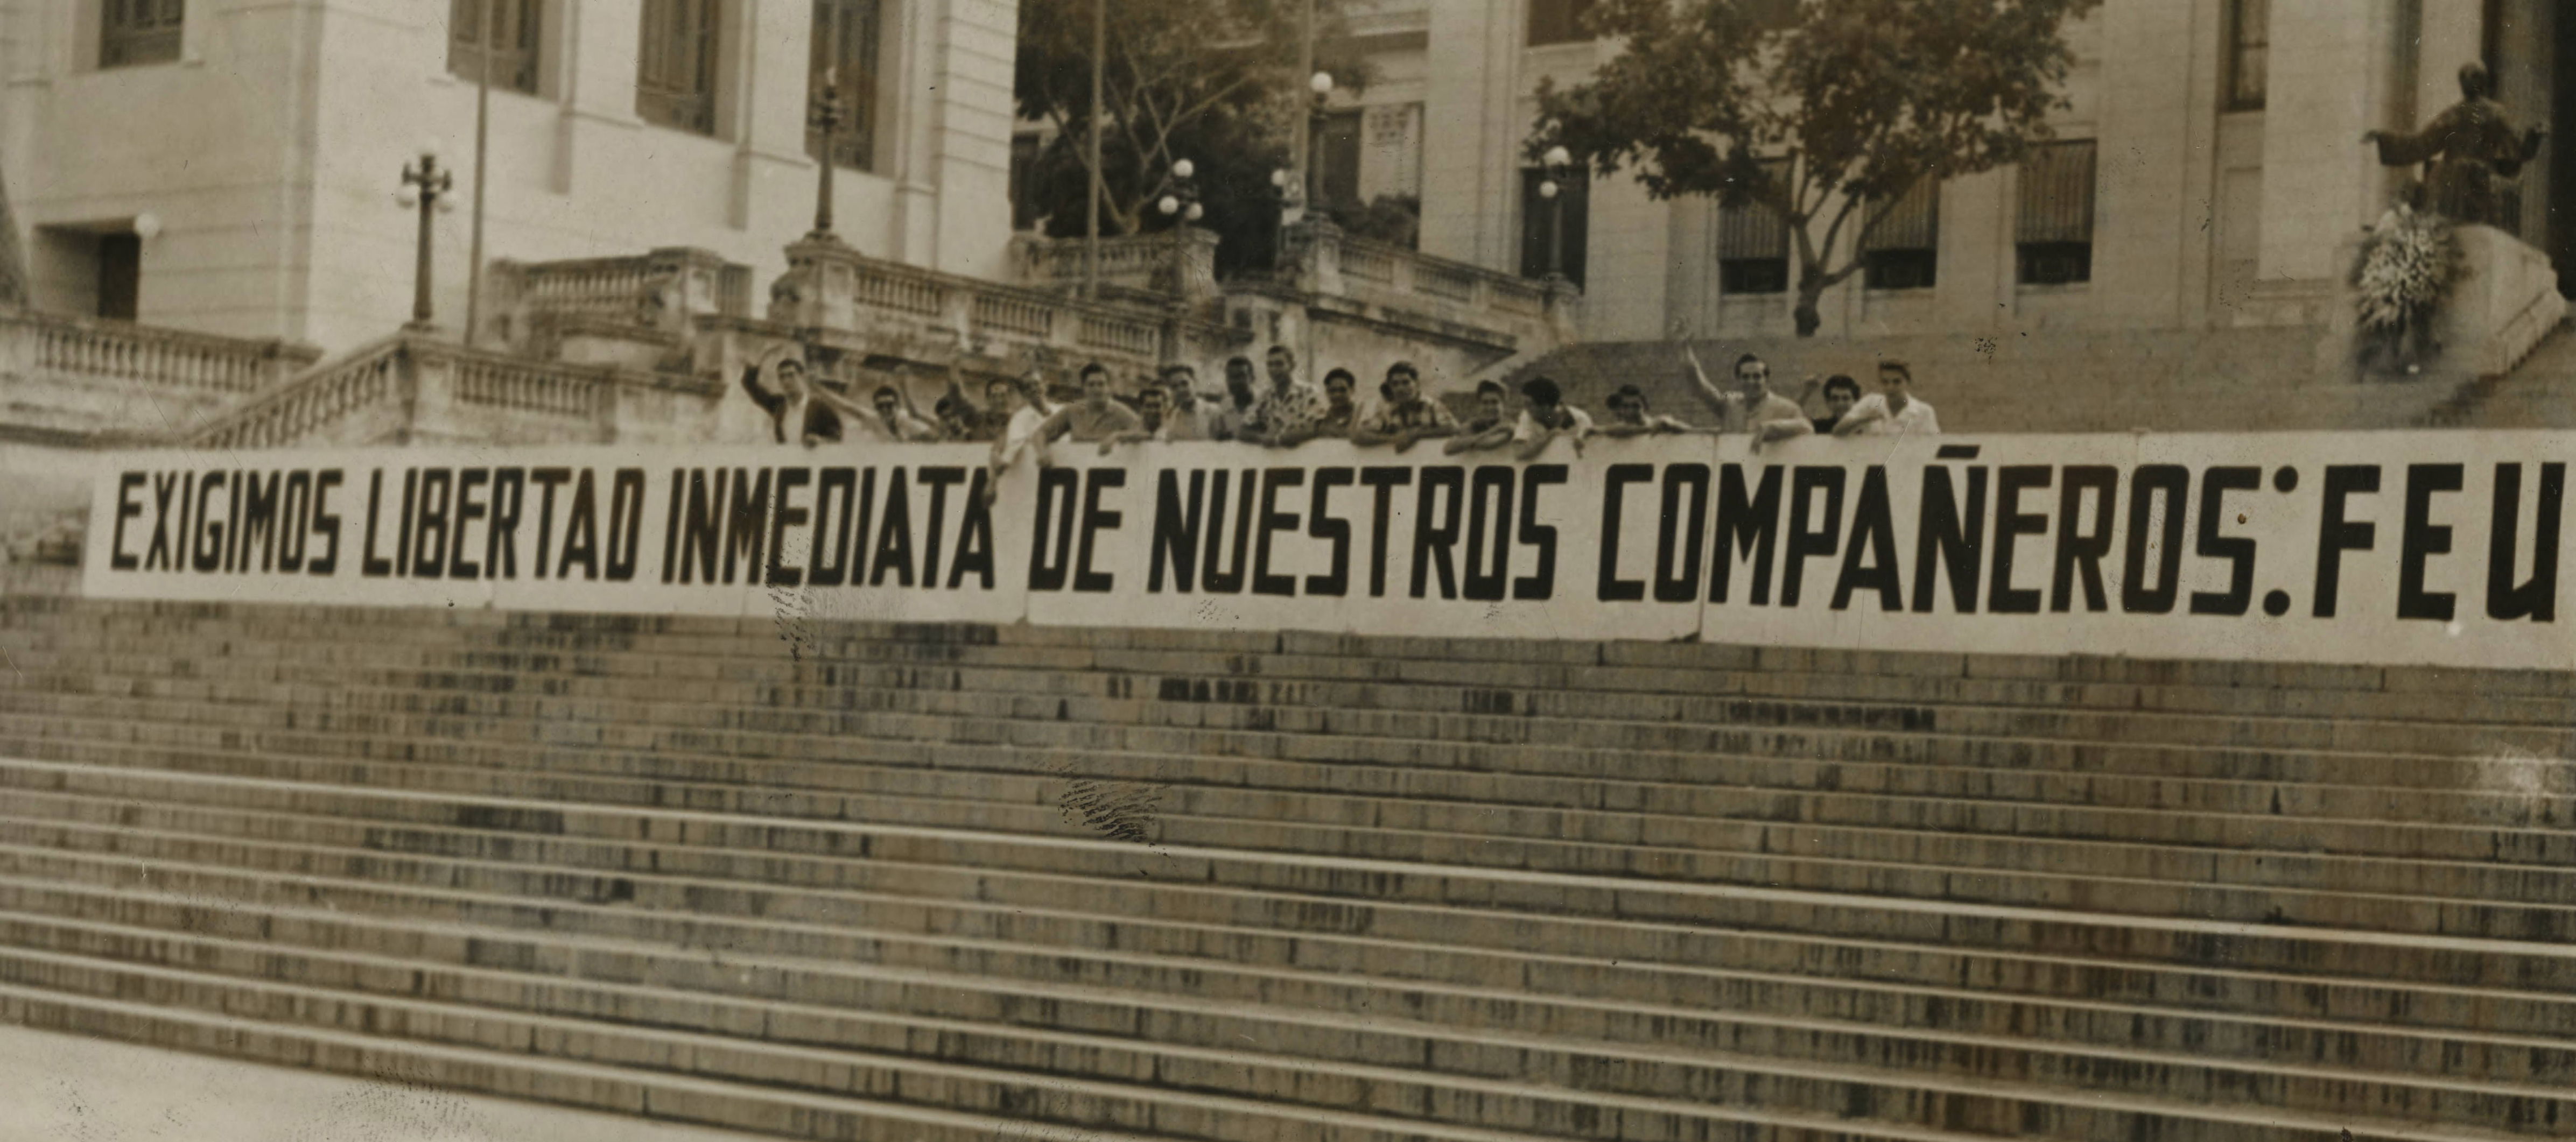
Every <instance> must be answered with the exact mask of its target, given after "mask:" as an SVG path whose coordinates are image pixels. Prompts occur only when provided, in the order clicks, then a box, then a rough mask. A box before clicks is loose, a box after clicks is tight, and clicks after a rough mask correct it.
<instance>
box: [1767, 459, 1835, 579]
mask: <svg viewBox="0 0 2576 1142" xmlns="http://www.w3.org/2000/svg"><path fill="white" fill-rule="evenodd" d="M1844 479H1845V477H1844V474H1843V470H1842V469H1841V468H1840V467H1830V468H1826V467H1815V466H1811V465H1801V466H1799V467H1798V468H1796V469H1794V470H1793V471H1792V472H1791V474H1790V480H1789V550H1788V557H1787V558H1786V559H1785V560H1784V561H1783V563H1782V567H1781V570H1780V605H1781V606H1783V607H1794V606H1797V605H1798V588H1799V587H1801V586H1803V585H1804V584H1805V580H1806V577H1807V560H1809V559H1813V558H1816V557H1818V556H1825V555H1832V554H1833V553H1834V552H1836V551H1838V550H1840V549H1841V547H1842V533H1843V483H1844ZM1818 492H1822V493H1824V496H1825V505H1824V506H1825V510H1824V517H1825V518H1824V522H1823V523H1821V524H1819V523H1817V522H1816V521H1815V518H1814V517H1815V514H1816V513H1815V512H1814V511H1813V510H1812V509H1813V507H1814V505H1815V498H1816V493H1818Z"/></svg>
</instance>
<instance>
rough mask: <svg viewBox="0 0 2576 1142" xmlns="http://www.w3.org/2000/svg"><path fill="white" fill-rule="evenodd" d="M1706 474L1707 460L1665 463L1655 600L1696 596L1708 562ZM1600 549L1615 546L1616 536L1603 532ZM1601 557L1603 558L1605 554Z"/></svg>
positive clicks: (1687, 599) (1676, 600)
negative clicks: (1704, 461) (1703, 461)
mask: <svg viewBox="0 0 2576 1142" xmlns="http://www.w3.org/2000/svg"><path fill="white" fill-rule="evenodd" d="M1642 466H1643V465H1640V467H1642ZM1708 477H1709V471H1708V465H1706V464H1700V463H1688V464H1668V465H1665V467H1664V498H1663V510H1662V512H1661V513H1660V518H1659V519H1658V521H1657V524H1656V527H1655V601H1656V602H1658V603H1687V602H1691V601H1693V600H1696V599H1698V598H1699V581H1700V574H1701V572H1702V569H1703V568H1705V567H1706V566H1707V565H1708ZM1602 549H1603V550H1604V551H1610V550H1615V549H1616V540H1615V539H1614V538H1612V537H1608V536H1604V537H1603V548H1602ZM1603 558H1604V560H1605V562H1606V560H1607V558H1608V557H1607V556H1604V557H1603ZM1604 597H1605V598H1607V596H1604ZM1627 597H1628V598H1631V599H1634V598H1636V597H1637V596H1635V595H1629V596H1627Z"/></svg>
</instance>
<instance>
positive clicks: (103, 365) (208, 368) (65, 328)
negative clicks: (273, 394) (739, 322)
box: [0, 310, 320, 396]
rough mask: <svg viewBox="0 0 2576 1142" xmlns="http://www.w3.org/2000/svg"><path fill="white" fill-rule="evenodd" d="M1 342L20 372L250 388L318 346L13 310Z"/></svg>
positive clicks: (304, 361)
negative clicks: (312, 346)
mask: <svg viewBox="0 0 2576 1142" xmlns="http://www.w3.org/2000/svg"><path fill="white" fill-rule="evenodd" d="M0 344H5V345H6V346H7V348H6V350H5V352H6V353H7V356H8V358H9V363H10V364H11V365H13V366H16V369H17V372H18V373H19V375H22V376H24V375H32V374H46V375H53V376H71V377H82V378H88V379H95V380H111V381H124V382H132V383H140V384H143V385H148V386H153V387H158V388H166V389H172V390H180V391H188V392H198V393H209V394H223V395H235V396H238V395H247V394H249V393H253V392H257V391H259V390H260V389H263V388H266V387H268V386H269V385H272V384H275V383H276V382H278V381H280V380H283V379H285V378H286V377H288V376H290V375H292V374H294V373H295V372H297V371H299V370H301V369H303V368H304V367H306V366H308V365H311V364H312V363H313V361H314V359H315V358H316V357H318V356H319V355H320V354H319V351H318V350H315V349H313V348H311V347H309V346H302V345H295V344H292V343H289V342H285V341H275V340H252V339H249V338H241V337H223V336H218V335H216V334H212V333H195V332H190V331H187V330H181V329H163V328H158V327H154V326H149V325H135V324H132V323H129V322H123V321H101V320H91V319H87V318H78V317H67V316H63V315H61V314H51V313H37V312H34V311H31V310H17V311H11V312H7V313H0Z"/></svg>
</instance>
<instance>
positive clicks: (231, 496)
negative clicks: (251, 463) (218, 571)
mask: <svg viewBox="0 0 2576 1142" xmlns="http://www.w3.org/2000/svg"><path fill="white" fill-rule="evenodd" d="M243 498H244V497H243V495H242V472H241V469H238V468H236V469H233V474H232V480H231V482H230V483H229V484H227V485H226V486H225V488H224V571H225V572H226V573H227V574H229V573H231V572H234V571H239V570H241V567H242V555H243V554H244V552H243V550H242V541H241V534H242V523H241V517H242V500H243Z"/></svg>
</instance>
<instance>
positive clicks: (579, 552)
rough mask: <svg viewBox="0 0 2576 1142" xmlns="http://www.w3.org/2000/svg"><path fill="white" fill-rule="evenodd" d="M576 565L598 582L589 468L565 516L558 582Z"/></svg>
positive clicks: (595, 503)
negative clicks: (570, 508) (579, 565)
mask: <svg viewBox="0 0 2576 1142" xmlns="http://www.w3.org/2000/svg"><path fill="white" fill-rule="evenodd" d="M764 482H765V481H764ZM575 563H578V564H581V577H582V578H584V579H587V580H590V581H592V582H597V581H598V580H599V489H598V487H597V484H596V482H595V481H593V480H592V479H591V473H590V469H588V468H584V469H582V470H581V472H580V474H579V475H578V476H576V477H574V479H573V485H572V510H571V511H570V512H569V513H567V514H566V515H565V516H564V546H563V559H562V560H561V561H560V562H558V563H556V564H555V578H557V579H564V578H569V577H571V574H572V565H573V564H575ZM726 578H727V579H728V580H730V579H731V578H732V576H731V575H730V574H728V575H727V576H726Z"/></svg>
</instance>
